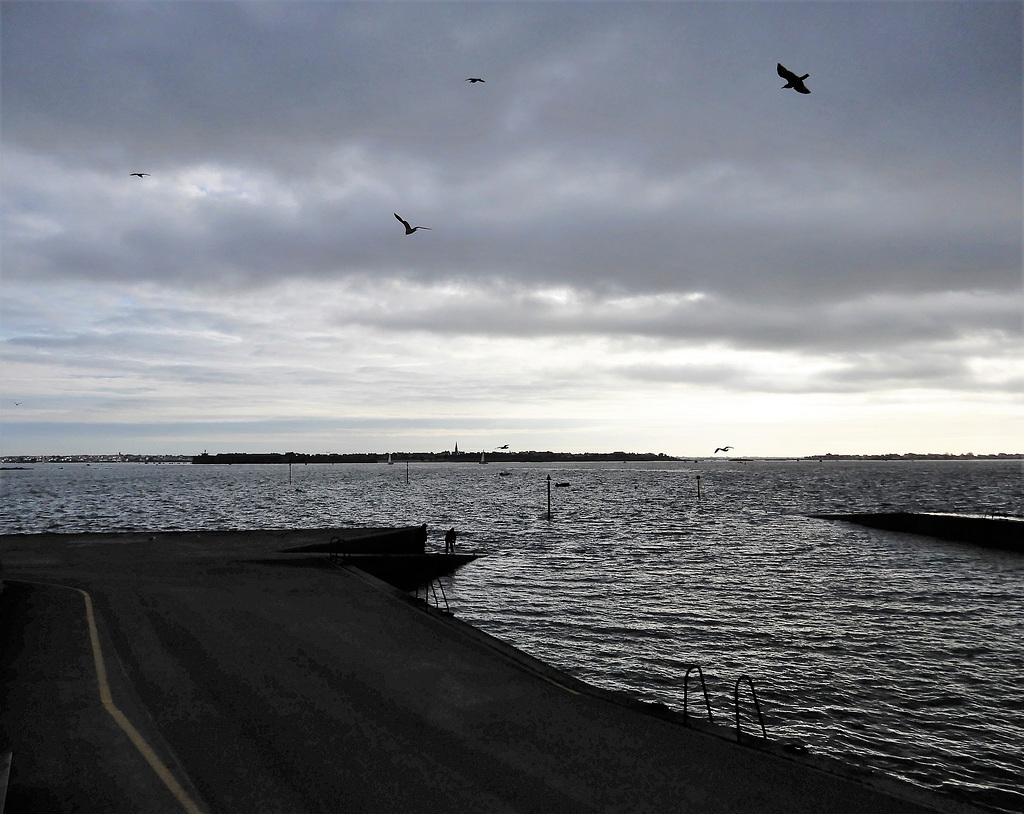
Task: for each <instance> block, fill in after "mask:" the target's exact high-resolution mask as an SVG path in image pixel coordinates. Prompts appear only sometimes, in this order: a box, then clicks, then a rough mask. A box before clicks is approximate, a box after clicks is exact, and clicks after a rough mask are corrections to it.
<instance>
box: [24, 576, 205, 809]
mask: <svg viewBox="0 0 1024 814" xmlns="http://www.w3.org/2000/svg"><path fill="white" fill-rule="evenodd" d="M11 581H12V582H13V581H14V580H11ZM18 581H19V582H28V584H30V585H49V586H50V587H52V588H70V589H71V590H73V591H78V592H79V593H80V594H81V595H82V597H83V598H84V599H85V616H86V619H87V620H88V621H89V641H90V643H91V644H92V658H93V662H94V663H95V665H96V682H97V684H98V685H99V688H100V702H101V703H102V704H103V708H104V709H105V710H106V711H107V712H109V713H110V717H111V718H113V719H114V720H115V721H116V722H117V725H118V726H119V727H121V729H122V730H123V731H124V733H125V734H126V735H127V736H128V739H129V740H130V741H131V742H132V744H133V745H134V746H135V748H136V749H138V750H139V754H141V755H142V756H143V757H144V758H145V759H146V762H147V763H148V764H149V765H150V768H152V769H153V771H154V772H156V775H157V777H159V778H160V780H161V781H162V782H163V784H164V785H165V786H166V787H167V790H168V791H170V793H171V794H173V795H174V799H176V800H177V801H178V802H179V803H180V804H181V807H182V808H183V809H185V811H187V812H188V814H203V810H202V809H201V808H200V807H199V806H198V805H196V803H195V802H194V801H193V800H192V798H191V797H189V795H188V792H187V791H185V789H183V788H182V787H181V784H180V783H179V782H178V781H177V780H175V779H174V775H173V774H171V770H170V769H168V768H167V767H166V766H165V765H164V764H163V761H161V760H160V758H158V757H157V756H156V752H154V751H153V749H152V747H151V746H150V745H149V744H148V743H146V739H145V738H144V737H142V735H141V734H140V733H139V730H137V729H136V728H135V727H134V726H133V725H132V722H131V721H129V720H128V718H127V716H126V715H125V714H124V713H123V712H121V710H119V709H118V708H117V705H116V704H115V703H114V699H113V697H112V696H111V694H110V684H108V683H107V666H106V663H105V662H104V661H103V650H102V648H100V634H99V630H97V628H96V614H95V613H93V610H92V597H91V596H89V594H87V593H86V592H85V591H83V590H82V589H81V588H71V586H70V585H60V584H58V583H55V582H34V581H32V580H18Z"/></svg>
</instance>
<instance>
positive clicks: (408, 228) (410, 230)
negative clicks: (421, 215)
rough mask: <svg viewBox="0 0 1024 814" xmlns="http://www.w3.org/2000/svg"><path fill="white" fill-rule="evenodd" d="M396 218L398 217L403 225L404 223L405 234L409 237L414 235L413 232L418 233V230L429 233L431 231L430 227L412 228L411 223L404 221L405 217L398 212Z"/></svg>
mask: <svg viewBox="0 0 1024 814" xmlns="http://www.w3.org/2000/svg"><path fill="white" fill-rule="evenodd" d="M395 217H396V218H398V220H399V221H401V223H402V226H404V227H405V233H406V234H407V235H411V234H412V233H413V232H415V231H416V230H417V229H427V230H428V231H429V230H430V227H429V226H410V225H409V221H407V220H405V219H404V218H403V217H402V216H401V215H399V214H398V213H397V212H395Z"/></svg>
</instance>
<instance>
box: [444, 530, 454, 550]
mask: <svg viewBox="0 0 1024 814" xmlns="http://www.w3.org/2000/svg"><path fill="white" fill-rule="evenodd" d="M444 553H445V554H454V553H455V529H454V528H450V529H448V531H446V532H445V533H444Z"/></svg>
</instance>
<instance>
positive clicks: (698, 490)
mask: <svg viewBox="0 0 1024 814" xmlns="http://www.w3.org/2000/svg"><path fill="white" fill-rule="evenodd" d="M697 500H700V475H698V476H697Z"/></svg>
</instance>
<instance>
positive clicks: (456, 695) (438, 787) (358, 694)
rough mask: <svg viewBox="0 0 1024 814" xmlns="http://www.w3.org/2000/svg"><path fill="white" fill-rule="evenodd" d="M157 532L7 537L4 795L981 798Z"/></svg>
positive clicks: (238, 540) (349, 574)
mask: <svg viewBox="0 0 1024 814" xmlns="http://www.w3.org/2000/svg"><path fill="white" fill-rule="evenodd" d="M150 536H154V535H84V534H78V535H75V534H69V535H9V536H2V537H0V552H2V557H3V561H4V565H5V572H4V576H5V590H4V591H3V593H2V594H0V694H2V697H3V698H5V699H6V701H5V704H4V707H3V714H2V719H0V753H3V752H4V750H5V749H6V748H10V749H11V750H12V751H13V754H14V758H13V762H12V766H11V776H10V787H9V789H8V793H7V802H8V811H9V812H11V811H15V812H21V811H29V812H34V811H45V812H91V811H97V812H104V813H105V814H117V813H118V812H122V811H123V812H128V811H132V812H138V811H146V812H154V813H156V814H159V813H160V812H181V811H187V812H211V814H212V812H252V811H259V812H304V814H308V813H309V812H328V811H329V812H338V811H345V812H372V813H373V814H388V812H401V814H408V812H409V811H432V810H437V811H466V812H496V813H497V812H501V814H509V813H510V812H559V813H560V814H573V813H574V812H659V814H662V813H663V812H701V814H715V813H716V812H719V813H721V814H726V812H728V813H729V814H744V813H745V812H756V814H772V812H778V814H782V813H783V812H785V814H801V812H806V813H807V814H811V812H813V813H814V814H821V812H832V813H833V814H844V812H858V814H859V813H860V812H872V813H873V814H895V813H896V812H900V814H918V813H921V814H923V812H946V813H947V814H948V813H950V812H961V814H968V812H979V811H982V810H983V809H979V808H977V807H973V806H970V805H967V804H963V803H959V802H956V801H953V800H951V799H949V798H947V797H944V796H940V795H938V794H934V793H931V792H928V791H924V790H921V789H918V788H917V787H914V786H911V785H909V784H906V783H902V782H898V781H895V780H892V779H889V778H886V777H884V776H882V775H878V774H872V773H866V772H856V771H853V770H852V769H849V768H848V767H845V766H844V765H843V764H840V763H837V762H835V761H828V760H824V759H820V758H818V759H814V758H809V757H805V756H801V755H798V754H792V753H789V752H787V751H785V750H784V749H781V748H779V747H777V746H774V745H772V744H771V743H765V742H763V741H761V740H760V739H754V738H749V739H747V740H745V741H744V743H737V742H736V741H735V738H734V737H733V735H732V733H731V732H730V731H729V730H724V729H713V728H705V727H701V728H698V727H695V726H684V725H682V724H681V723H680V719H679V716H678V715H673V714H671V713H668V712H666V711H664V710H652V709H647V708H646V707H645V706H644V705H641V704H638V703H635V702H629V701H628V700H624V699H623V698H621V697H619V696H616V695H614V694H612V693H608V692H605V691H602V690H599V689H596V688H594V687H591V686H589V685H587V684H585V683H583V682H580V681H578V680H576V679H574V678H572V677H571V676H569V675H567V674H565V673H562V672H560V671H558V670H556V669H554V668H553V667H550V666H549V665H546V664H544V663H542V662H540V661H538V660H536V659H533V658H531V657H530V656H528V655H526V654H524V653H522V652H520V651H518V650H516V649H515V648H513V647H510V646H509V645H507V644H505V643H503V642H501V641H499V640H497V639H495V638H494V637H491V636H488V635H487V634H485V633H483V632H482V631H479V630H477V629H475V628H473V627H471V626H469V625H467V624H465V623H463V622H461V621H459V620H458V619H455V618H453V617H451V616H449V615H446V614H443V613H440V612H437V611H435V610H433V609H431V608H430V607H428V606H425V605H424V604H423V603H421V602H417V601H416V600H414V599H413V598H412V597H411V596H409V595H408V594H407V593H404V592H402V591H400V590H398V589H396V588H394V587H392V586H390V585H387V584H386V583H384V582H382V581H380V580H378V579H376V578H375V577H373V576H370V575H368V574H366V573H365V572H363V571H361V570H359V569H358V568H356V567H355V566H353V565H351V564H345V565H340V566H339V565H337V564H332V563H331V562H330V561H329V560H328V558H327V557H325V556H323V555H317V554H310V555H307V556H296V555H294V554H282V553H280V549H281V548H282V547H285V546H284V545H283V544H282V540H281V538H280V536H274V535H270V533H252V534H250V535H248V536H246V535H242V536H223V535H221V536H219V537H218V536H217V534H211V535H209V536H206V535H203V534H202V533H196V534H194V535H191V536H190V537H189V538H188V539H184V538H165V539H163V540H161V539H160V537H159V536H154V539H152V540H151V539H148V538H149V537H150ZM293 542H294V541H293ZM296 544H302V542H301V541H299V542H297V543H296ZM645 709H646V710H647V711H645ZM115 710H116V714H115V712H114V711H115ZM650 712H655V713H657V714H648V713H650ZM133 733H134V734H133Z"/></svg>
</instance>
